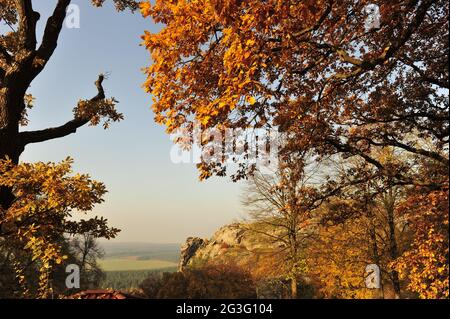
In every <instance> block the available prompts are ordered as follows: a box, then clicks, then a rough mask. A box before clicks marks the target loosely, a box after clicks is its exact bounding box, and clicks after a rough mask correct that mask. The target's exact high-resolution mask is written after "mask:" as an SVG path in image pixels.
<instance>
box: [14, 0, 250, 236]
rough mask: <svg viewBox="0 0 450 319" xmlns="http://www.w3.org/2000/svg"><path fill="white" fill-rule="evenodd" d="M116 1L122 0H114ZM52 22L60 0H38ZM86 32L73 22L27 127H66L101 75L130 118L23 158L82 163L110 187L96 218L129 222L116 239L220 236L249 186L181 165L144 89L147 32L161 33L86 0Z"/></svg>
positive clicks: (36, 91)
mask: <svg viewBox="0 0 450 319" xmlns="http://www.w3.org/2000/svg"><path fill="white" fill-rule="evenodd" d="M111 2H112V1H111ZM33 3H34V7H35V10H37V11H39V12H40V13H41V20H40V22H39V26H40V28H42V26H43V25H44V23H45V21H46V19H47V17H48V15H49V14H50V12H51V10H52V7H53V6H54V4H55V3H56V1H34V2H33ZM73 3H74V4H77V5H79V7H80V28H79V29H68V28H64V29H63V31H62V33H61V36H60V41H59V44H58V48H57V50H56V52H55V54H54V56H53V57H52V59H51V61H50V62H49V64H48V65H47V67H46V69H45V70H44V71H43V72H42V73H41V74H40V75H39V77H38V78H37V79H36V80H35V81H34V82H33V84H32V86H31V88H30V91H29V92H30V93H32V94H33V95H34V96H35V98H36V102H35V108H34V109H33V110H31V112H30V113H29V119H30V120H31V123H30V125H29V126H28V127H26V128H24V130H33V129H43V128H46V127H51V126H58V125H61V124H63V123H65V122H66V121H68V120H70V119H72V109H73V107H74V106H75V105H76V103H77V101H78V100H79V99H87V98H90V97H92V96H94V95H95V94H96V90H95V86H94V81H95V80H96V78H97V76H98V74H99V73H101V72H110V73H111V75H110V76H109V79H108V80H107V81H106V82H105V83H104V87H105V91H106V95H107V96H114V97H115V98H116V99H117V100H119V101H120V104H118V109H119V111H120V112H122V113H124V115H125V120H124V121H122V122H120V123H114V124H113V125H112V126H111V127H110V129H108V130H106V131H105V130H103V129H102V128H101V127H88V126H85V127H82V128H80V129H79V130H78V131H77V133H76V134H72V135H69V136H67V137H64V138H61V139H55V140H52V141H47V142H44V143H40V144H34V145H29V146H27V148H26V150H25V152H24V153H23V155H22V157H21V160H22V161H27V162H34V161H60V160H62V159H64V158H66V157H67V156H71V157H73V158H74V160H75V164H74V171H75V172H80V173H89V174H90V175H91V176H92V178H94V179H96V180H99V181H102V182H104V183H105V184H106V186H107V188H108V191H109V192H108V194H107V195H106V196H105V203H103V204H101V205H98V206H97V207H96V208H95V209H94V211H93V212H92V216H93V215H101V216H104V217H105V218H107V219H108V220H109V222H110V225H112V226H115V227H118V228H121V229H122V232H121V233H120V235H119V236H118V238H117V239H115V241H122V242H125V241H127V242H132V241H133V242H155V243H181V242H184V241H185V239H186V237H189V236H200V237H210V236H211V235H212V233H214V231H215V230H216V229H218V228H219V227H220V226H222V225H224V224H227V223H230V222H232V221H234V220H235V219H236V218H240V217H242V212H241V208H240V203H239V193H240V191H241V190H242V187H243V184H242V183H233V182H231V181H230V180H229V178H218V177H215V178H213V179H212V180H208V181H206V182H199V181H198V173H197V170H196V168H195V165H194V164H173V163H172V162H171V160H170V149H171V147H172V142H171V141H170V139H169V136H168V135H167V134H166V133H165V131H164V127H161V126H160V125H157V124H155V123H154V121H153V112H152V111H151V110H150V106H151V97H150V96H149V95H148V94H146V93H145V92H144V91H143V89H142V87H141V85H142V83H143V82H144V79H145V76H144V75H143V73H142V71H141V68H142V67H145V66H148V65H149V63H151V62H150V58H149V53H148V52H147V51H146V50H145V48H144V47H141V46H139V43H140V42H141V39H140V35H141V34H142V33H143V32H144V30H150V31H155V30H157V26H155V25H154V24H153V21H152V20H151V19H143V18H142V17H141V16H140V14H139V12H136V13H135V14H134V15H133V14H131V13H129V12H122V13H117V12H116V11H115V10H114V9H113V7H112V6H111V4H108V5H105V7H104V8H100V9H97V8H94V7H92V6H91V5H90V1H86V0H77V1H73Z"/></svg>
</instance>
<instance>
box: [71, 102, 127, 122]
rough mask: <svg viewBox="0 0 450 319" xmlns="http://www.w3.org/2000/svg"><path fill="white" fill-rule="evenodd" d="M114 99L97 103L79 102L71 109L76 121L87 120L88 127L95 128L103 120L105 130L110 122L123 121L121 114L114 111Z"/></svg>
mask: <svg viewBox="0 0 450 319" xmlns="http://www.w3.org/2000/svg"><path fill="white" fill-rule="evenodd" d="M116 103H117V100H116V99H115V98H110V99H102V100H99V101H89V100H81V101H79V102H78V105H77V106H76V107H75V108H74V109H73V113H74V116H75V118H76V119H89V122H90V125H92V126H96V125H98V124H99V123H100V121H101V120H102V119H103V124H102V125H103V128H104V129H107V128H108V127H109V125H110V124H111V122H119V121H121V120H123V114H122V113H119V112H118V111H117V110H116V107H115V106H116Z"/></svg>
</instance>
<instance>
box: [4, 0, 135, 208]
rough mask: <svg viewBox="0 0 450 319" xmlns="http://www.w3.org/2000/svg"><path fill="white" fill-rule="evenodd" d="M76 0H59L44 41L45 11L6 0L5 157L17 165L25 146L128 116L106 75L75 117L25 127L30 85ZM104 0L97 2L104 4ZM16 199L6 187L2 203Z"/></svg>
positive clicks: (126, 1)
mask: <svg viewBox="0 0 450 319" xmlns="http://www.w3.org/2000/svg"><path fill="white" fill-rule="evenodd" d="M70 2H71V1H70V0H58V1H57V3H56V4H55V8H54V10H53V13H52V14H51V15H50V17H49V18H48V20H47V22H46V24H45V27H44V33H43V36H42V38H41V39H38V38H37V32H36V30H37V27H38V22H39V18H40V14H39V12H36V11H35V10H33V1H32V0H2V1H0V12H1V13H0V22H1V23H5V24H7V25H9V26H10V28H11V31H9V32H2V34H0V159H5V158H6V157H8V158H9V159H11V160H12V162H13V163H14V164H17V163H18V162H19V157H20V155H21V154H22V152H23V151H24V149H25V147H26V146H27V145H28V144H31V143H41V142H45V141H48V140H51V139H54V138H60V137H64V136H66V135H69V134H72V133H74V132H75V131H76V130H77V129H78V128H79V127H81V126H83V125H85V124H88V123H90V124H92V125H97V124H99V123H101V122H103V124H104V125H105V127H107V126H108V124H109V123H110V122H113V121H118V120H121V119H122V114H120V113H119V112H117V110H116V109H115V104H116V100H115V99H114V98H109V99H107V98H106V96H105V92H104V89H103V80H104V76H103V75H100V76H99V77H98V79H97V81H96V82H95V85H96V89H97V95H95V96H94V97H93V98H91V99H89V100H80V101H79V102H78V104H77V105H76V106H74V108H73V114H74V118H73V119H72V120H70V121H68V122H66V123H65V124H62V125H61V126H58V127H52V128H46V129H42V130H37V131H22V130H21V129H20V127H21V126H23V125H26V124H27V123H28V119H27V109H29V108H30V107H32V103H30V102H32V97H31V96H30V95H29V92H28V89H29V87H30V85H31V83H32V82H33V80H34V79H35V78H36V77H37V76H38V75H39V74H40V73H41V72H42V71H44V69H45V66H46V65H47V63H49V62H50V60H51V57H52V55H53V53H54V52H55V50H56V47H57V45H58V40H59V37H60V34H61V31H62V28H63V23H64V19H65V17H66V9H67V8H68V6H69V5H70ZM104 2H105V1H104V0H94V1H92V3H93V5H95V6H101V5H102V4H103V3H104ZM114 3H115V4H116V8H117V9H118V10H125V9H127V8H130V9H132V10H134V9H136V8H137V4H136V2H135V1H130V0H114ZM13 201H14V197H13V196H12V194H11V189H9V188H5V187H2V188H1V189H0V206H2V207H3V209H7V208H8V207H9V206H10V205H11V203H12V202H13Z"/></svg>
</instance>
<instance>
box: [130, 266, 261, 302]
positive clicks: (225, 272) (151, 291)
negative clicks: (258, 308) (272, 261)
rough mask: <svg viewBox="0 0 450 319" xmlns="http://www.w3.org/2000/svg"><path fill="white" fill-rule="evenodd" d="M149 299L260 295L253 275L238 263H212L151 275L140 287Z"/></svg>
mask: <svg viewBox="0 0 450 319" xmlns="http://www.w3.org/2000/svg"><path fill="white" fill-rule="evenodd" d="M139 287H140V288H141V289H142V291H143V292H144V293H145V295H146V297H147V298H166V299H177V298H180V299H247V298H256V289H255V284H254V282H253V280H252V278H251V276H250V274H249V273H248V272H246V271H244V270H242V269H241V268H239V267H237V266H235V265H226V264H221V265H219V264H209V265H205V266H202V267H201V268H193V269H186V270H184V271H183V272H176V273H164V274H163V275H162V277H157V276H151V277H148V278H147V279H145V280H144V281H143V282H142V283H141V285H140V286H139Z"/></svg>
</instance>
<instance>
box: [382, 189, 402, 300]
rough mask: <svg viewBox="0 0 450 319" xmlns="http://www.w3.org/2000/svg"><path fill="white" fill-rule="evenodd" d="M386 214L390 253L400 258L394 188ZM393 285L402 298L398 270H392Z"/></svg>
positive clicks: (398, 296)
mask: <svg viewBox="0 0 450 319" xmlns="http://www.w3.org/2000/svg"><path fill="white" fill-rule="evenodd" d="M386 214H387V220H388V226H389V255H390V257H391V260H395V259H397V258H398V247H397V238H396V236H395V222H394V197H393V195H392V189H390V190H389V203H388V205H386ZM391 280H392V286H393V288H394V294H395V299H399V298H400V292H401V288H400V279H399V275H398V272H397V271H396V270H392V271H391Z"/></svg>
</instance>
